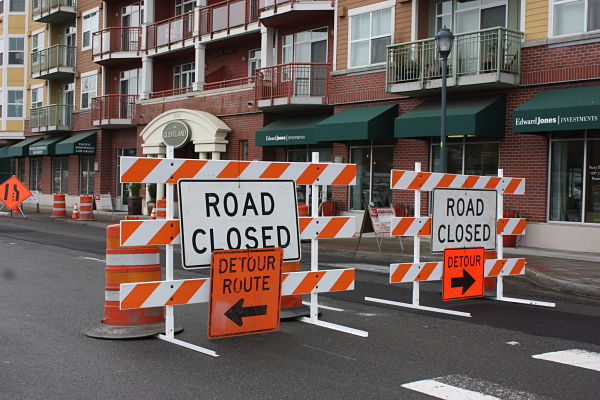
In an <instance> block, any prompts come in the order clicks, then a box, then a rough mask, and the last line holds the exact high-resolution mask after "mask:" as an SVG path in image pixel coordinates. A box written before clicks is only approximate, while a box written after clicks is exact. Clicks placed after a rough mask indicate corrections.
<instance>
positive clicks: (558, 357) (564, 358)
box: [532, 349, 600, 371]
mask: <svg viewBox="0 0 600 400" xmlns="http://www.w3.org/2000/svg"><path fill="white" fill-rule="evenodd" d="M532 357H533V358H537V359H539V360H546V361H553V362H556V363H560V364H567V365H572V366H575V367H579V368H586V369H591V370H594V371H600V353H592V352H591V351H585V350H579V349H571V350H563V351H553V352H550V353H543V354H536V355H533V356H532Z"/></svg>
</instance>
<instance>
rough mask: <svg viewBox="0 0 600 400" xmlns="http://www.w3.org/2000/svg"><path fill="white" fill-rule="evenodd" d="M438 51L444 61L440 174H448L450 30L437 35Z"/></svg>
mask: <svg viewBox="0 0 600 400" xmlns="http://www.w3.org/2000/svg"><path fill="white" fill-rule="evenodd" d="M435 39H436V42H437V50H438V53H439V54H440V58H441V60H442V110H441V115H440V120H441V121H440V168H441V171H440V172H446V170H447V161H446V155H447V152H446V86H447V82H446V81H447V77H448V55H450V52H451V51H452V42H453V41H454V35H453V34H452V32H451V31H450V29H448V28H442V29H441V30H440V31H439V32H438V33H437V35H435Z"/></svg>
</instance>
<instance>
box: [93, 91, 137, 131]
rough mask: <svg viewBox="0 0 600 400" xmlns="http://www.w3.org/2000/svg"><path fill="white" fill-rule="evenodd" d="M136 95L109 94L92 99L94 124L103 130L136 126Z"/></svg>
mask: <svg viewBox="0 0 600 400" xmlns="http://www.w3.org/2000/svg"><path fill="white" fill-rule="evenodd" d="M137 98H138V96H137V95H135V94H107V95H104V96H99V97H94V98H93V99H92V124H93V125H94V126H101V127H103V128H126V127H130V126H135V124H134V123H133V119H134V117H135V104H136V101H137Z"/></svg>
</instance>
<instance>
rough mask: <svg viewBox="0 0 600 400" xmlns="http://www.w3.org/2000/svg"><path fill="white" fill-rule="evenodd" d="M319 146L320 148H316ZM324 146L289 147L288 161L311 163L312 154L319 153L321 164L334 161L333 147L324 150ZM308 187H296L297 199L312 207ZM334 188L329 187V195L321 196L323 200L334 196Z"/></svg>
mask: <svg viewBox="0 0 600 400" xmlns="http://www.w3.org/2000/svg"><path fill="white" fill-rule="evenodd" d="M316 146H319V147H316ZM321 146H322V145H315V146H288V154H287V160H288V162H309V161H312V153H313V152H318V153H319V162H332V161H333V150H332V147H329V148H323V147H321ZM306 188H307V186H306V185H296V198H297V199H298V203H305V204H309V205H310V195H307V192H306ZM332 188H333V186H331V185H329V186H327V194H326V195H323V196H321V198H324V197H326V198H328V199H330V198H331V196H332V193H333V192H332ZM309 193H310V192H309Z"/></svg>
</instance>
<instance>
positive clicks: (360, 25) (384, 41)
mask: <svg viewBox="0 0 600 400" xmlns="http://www.w3.org/2000/svg"><path fill="white" fill-rule="evenodd" d="M391 43H392V9H391V8H385V9H382V10H376V11H372V12H368V13H364V14H358V15H354V16H352V17H350V67H361V66H365V65H372V64H379V63H383V62H385V59H386V46H387V45H389V44H391Z"/></svg>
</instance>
